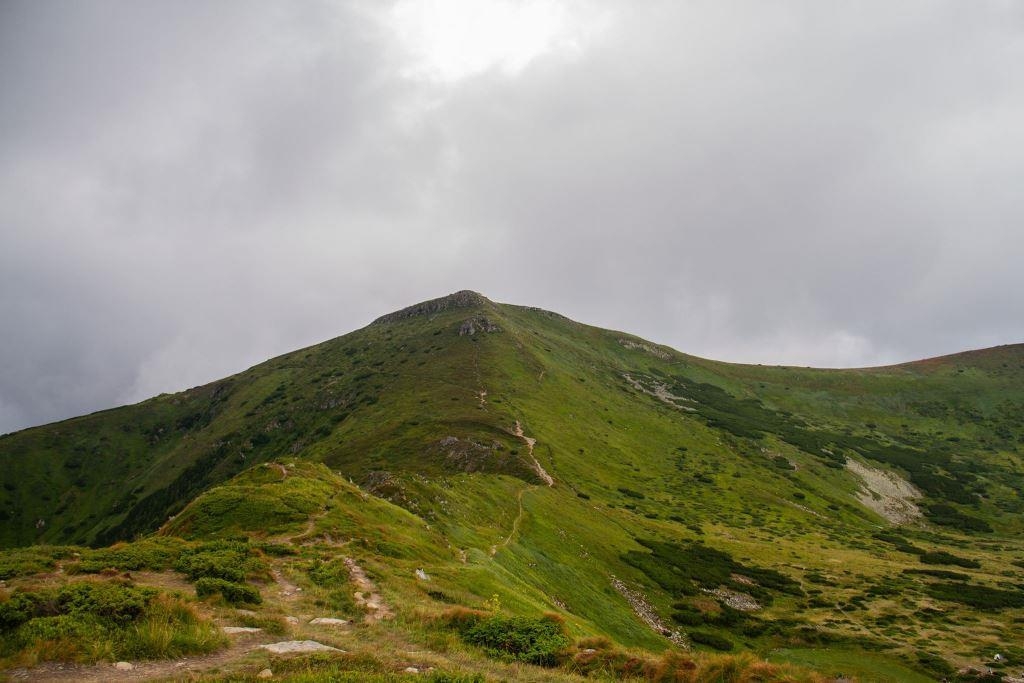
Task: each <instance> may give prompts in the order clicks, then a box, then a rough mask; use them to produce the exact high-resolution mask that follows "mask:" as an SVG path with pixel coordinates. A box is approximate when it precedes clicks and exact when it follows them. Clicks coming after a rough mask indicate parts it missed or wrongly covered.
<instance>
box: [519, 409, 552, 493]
mask: <svg viewBox="0 0 1024 683" xmlns="http://www.w3.org/2000/svg"><path fill="white" fill-rule="evenodd" d="M512 433H513V434H515V435H516V436H517V437H518V438H519V439H520V440H522V442H523V443H525V444H526V451H527V453H528V454H529V456H530V460H532V461H533V471H534V472H536V473H537V476H538V477H540V478H541V481H543V482H544V483H545V484H547V485H548V486H554V485H555V480H554V479H552V478H551V475H550V474H548V473H547V472H546V471H544V468H543V467H541V464H540V462H538V461H537V458H536V456H534V454H533V447H534V446H536V445H537V439H534V438H531V437H529V436H526V435H525V434H523V425H522V423H521V422H519V420H516V426H515V429H514V430H513V431H512Z"/></svg>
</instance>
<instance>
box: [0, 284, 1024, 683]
mask: <svg viewBox="0 0 1024 683" xmlns="http://www.w3.org/2000/svg"><path fill="white" fill-rule="evenodd" d="M1022 443H1024V346H1019V345H1018V346H1008V347H999V348H996V349H989V350H985V351H976V352H970V353H965V354H959V355H956V356H949V357H945V358H939V359H933V360H928V361H921V362H918V363H910V364H905V365H899V366H893V367H887V368H871V369H861V370H811V369H805V368H790V367H762V366H749V365H735V364H728V363H720V362H715V361H710V360H705V359H701V358H696V357H693V356H688V355H685V354H682V353H679V352H677V351H674V350H672V349H670V348H667V347H663V346H659V345H656V344H653V343H650V342H647V341H644V340H641V339H638V338H636V337H633V336H631V335H628V334H624V333H619V332H612V331H608V330H601V329H597V328H593V327H589V326H586V325H582V324H579V323H576V322H573V321H571V320H568V319H566V318H564V317H562V316H560V315H557V314H554V313H550V312H547V311H542V310H539V309H534V308H525V307H519V306H510V305H504V304H496V303H493V302H491V301H489V300H488V299H486V298H484V297H483V296H481V295H479V294H476V293H473V292H459V293H456V294H453V295H451V296H448V297H444V298H442V299H436V300H433V301H428V302H425V303H422V304H418V305H416V306H411V307H409V308H406V309H403V310H402V311H398V312H396V313H392V314H389V315H385V316H383V317H381V318H379V319H378V320H376V321H374V322H373V323H372V324H371V325H369V326H367V327H366V328H364V329H361V330H358V331H356V332H353V333H351V334H348V335H345V336H343V337H339V338H337V339H333V340H330V341H327V342H324V343H322V344H318V345H316V346H313V347H310V348H307V349H303V350H300V351H296V352H294V353H290V354H287V355H284V356H281V357H279V358H275V359H273V360H270V361H267V362H266V363H263V364H261V365H258V366H255V367H253V368H251V369H249V370H247V371H245V372H242V373H239V374H237V375H234V376H232V377H229V378H226V379H223V380H220V381H218V382H214V383H212V384H209V385H207V386H203V387H197V388H195V389H191V390H189V391H185V392H182V393H179V394H174V395H164V396H159V397H156V398H153V399H150V400H149V401H146V402H143V403H140V404H138V405H134V406H128V407H124V408H118V409H114V410H109V411H104V412H101V413H96V414H93V415H89V416H85V417H81V418H76V419H73V420H68V421H65V422H61V423H56V424H52V425H47V426H44V427H38V428H33V429H28V430H25V431H22V432H18V433H14V434H9V435H6V436H4V437H2V438H0V462H2V463H3V467H2V468H0V479H2V482H0V483H2V489H0V518H2V524H0V544H2V545H3V546H7V547H12V546H21V545H28V544H71V543H75V544H89V545H106V544H110V543H113V542H115V541H119V540H128V539H132V538H134V537H137V536H139V535H140V534H147V533H151V532H155V531H158V530H160V533H162V534H165V535H172V536H181V537H183V538H206V537H210V538H213V537H226V536H231V535H238V534H244V535H249V536H253V537H259V536H261V535H267V534H276V533H279V532H281V530H282V529H289V528H292V529H293V531H295V532H296V533H298V531H300V530H303V532H304V533H307V534H311V536H310V537H316V535H317V534H326V535H327V536H332V537H344V538H346V539H348V540H350V541H351V540H353V539H359V540H360V542H361V543H363V547H364V548H365V549H366V552H367V553H369V554H370V555H372V556H373V558H376V559H374V560H369V561H372V562H376V563H377V570H378V573H379V575H380V576H382V577H388V576H391V577H392V579H393V581H394V585H395V586H406V588H407V590H405V589H402V591H399V590H398V589H397V588H396V589H395V591H396V595H397V594H398V593H402V592H403V591H404V593H410V592H411V593H415V592H416V590H417V589H416V583H415V581H412V582H410V581H409V579H408V576H409V575H410V574H411V568H418V567H421V566H422V567H426V571H427V572H429V573H430V574H431V575H432V576H434V577H435V578H434V581H435V585H437V586H439V588H438V589H437V590H442V588H443V591H445V594H446V595H448V596H457V597H458V598H459V601H460V602H463V603H464V604H472V603H474V601H480V600H484V599H487V598H490V597H491V596H492V595H499V596H501V597H502V599H503V601H504V602H505V603H506V604H509V603H512V604H515V605H517V606H518V608H517V609H518V610H519V611H523V612H526V611H529V610H535V611H542V610H553V611H556V612H558V613H560V614H562V615H563V616H564V617H565V618H566V619H567V620H568V624H569V627H570V629H571V630H573V631H574V632H578V633H583V634H586V633H600V634H608V635H610V636H612V637H613V638H615V639H616V640H618V641H619V642H621V643H624V644H627V645H635V646H644V647H649V648H655V649H659V648H663V647H666V646H668V645H669V643H670V642H672V641H675V642H677V643H684V644H692V643H693V642H697V643H699V642H701V641H700V640H699V639H700V638H705V639H708V635H707V634H709V633H710V634H711V635H712V636H714V637H717V638H718V639H719V640H721V639H724V640H725V641H726V643H728V644H729V645H730V646H735V647H739V648H742V647H749V648H753V649H757V648H759V647H765V646H766V644H768V643H772V644H774V645H778V644H779V643H780V642H782V643H783V644H784V645H786V647H788V648H790V650H792V651H793V652H797V650H798V649H799V648H800V647H806V646H808V645H809V644H813V643H814V642H816V641H817V642H821V641H822V640H827V639H829V638H831V639H833V641H834V642H836V643H842V644H844V647H862V646H865V644H867V646H868V647H871V648H875V649H877V650H885V651H889V652H890V654H889V655H886V656H892V657H896V658H903V659H908V658H909V659H910V660H912V661H914V662H917V661H918V659H921V662H923V663H920V664H919V665H920V666H924V667H925V668H926V669H927V667H928V666H929V661H930V660H928V659H927V658H926V657H925V655H927V656H928V657H938V658H939V659H940V660H946V661H953V662H957V663H960V662H966V661H968V660H972V658H974V659H976V658H979V657H982V656H983V655H984V653H986V652H987V651H988V650H989V649H991V648H993V647H1001V648H1002V649H1003V650H1012V649H1013V648H1014V647H1017V649H1018V650H1020V647H1019V643H1020V642H1021V637H1020V636H1021V626H1020V624H1021V618H1022V616H1024V611H1022V608H1024V585H1022V579H1024V546H1022V544H1021V541H1020V538H1021V532H1022V531H1024V514H1022V513H1024V502H1022V500H1021V498H1020V491H1021V490H1022V488H1024V458H1022V456H1021V447H1022ZM302 462H311V463H322V464H323V465H325V466H326V468H327V469H325V470H323V471H321V470H316V472H315V473H313V470H309V469H303V467H305V466H304V465H302V466H300V467H299V469H298V470H293V472H294V473H293V474H292V476H291V477H289V476H288V475H287V473H288V471H290V470H289V468H291V467H294V466H295V465H293V463H299V464H300V465H301V463H302ZM261 463H273V466H274V467H276V468H281V469H282V472H283V473H284V474H285V476H284V477H283V478H282V479H281V481H282V482H287V481H288V480H289V479H290V480H291V484H288V486H294V487H297V488H295V490H294V491H293V492H290V493H288V495H283V494H281V491H279V490H278V488H275V487H281V486H285V484H284V483H279V482H278V480H277V478H275V477H269V478H268V479H266V480H264V479H260V478H259V477H257V480H256V481H254V480H253V476H255V475H253V472H261V471H263V469H260V468H257V469H256V470H252V469H251V468H253V467H254V466H256V465H260V464H261ZM303 473H305V474H303ZM332 473H333V474H332ZM332 477H334V478H337V481H335V480H334V479H332ZM301 482H305V483H301ZM339 482H345V483H344V492H343V493H342V492H341V491H342V489H341V488H339V487H341V483H339ZM353 485H354V486H353ZM268 487H269V488H268ZM275 491H276V492H275ZM289 491H291V489H289ZM204 492H206V493H204ZM360 495H362V496H367V498H366V500H369V501H373V503H372V506H371V508H367V509H361V507H360V505H359V504H357V503H356V502H354V501H357V500H359V496H360ZM288 501H290V502H288ZM346 501H347V502H346ZM260 506H263V507H260ZM370 509H372V510H373V511H375V512H372V514H371V513H368V512H367V510H370ZM331 520H333V521H331ZM289 525H291V526H289ZM396 539H397V540H396ZM950 564H952V565H954V567H955V571H952V570H950V569H949V567H948V566H947V565H950ZM414 565H415V567H414ZM403 577H405V578H403ZM420 593H422V591H420ZM417 595H419V594H418V593H417ZM417 599H419V598H417ZM965 624H966V625H967V626H965ZM695 634H697V635H695ZM700 634H704V635H700ZM823 634H825V635H823ZM780 638H781V639H782V641H780V640H779V639H780ZM925 641H927V645H925V644H924V643H925ZM1013 643H1017V644H1018V645H1016V646H1015V645H1013ZM718 644H719V645H721V642H719V643H718ZM794 648H795V649H794ZM788 651H789V650H787V652H788ZM1020 655H1021V656H1022V657H1024V652H1021V653H1020ZM793 656H794V658H798V657H797V655H796V654H794V655H793ZM879 656H882V655H879ZM812 663H813V661H812ZM931 665H933V666H938V665H935V663H934V662H931ZM933 673H934V669H933Z"/></svg>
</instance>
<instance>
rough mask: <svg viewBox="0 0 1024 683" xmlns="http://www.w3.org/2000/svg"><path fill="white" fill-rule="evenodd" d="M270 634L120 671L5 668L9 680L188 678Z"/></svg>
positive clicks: (91, 682) (217, 665) (233, 657)
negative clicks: (217, 650) (200, 653)
mask: <svg viewBox="0 0 1024 683" xmlns="http://www.w3.org/2000/svg"><path fill="white" fill-rule="evenodd" d="M272 639H273V638H272V637H270V638H269V639H268V636H266V635H265V634H253V635H247V636H243V637H235V638H232V643H231V645H230V646H229V647H228V648H227V649H225V650H221V651H220V652H215V653H213V654H209V655H203V656H201V657H186V658H184V659H170V660H160V661H153V662H133V663H132V667H133V668H132V669H131V671H119V670H118V669H115V668H114V665H113V664H111V663H109V662H104V663H102V664H92V665H88V666H80V665H75V664H60V663H56V662H50V663H47V664H40V665H39V666H36V667H33V668H31V669H12V670H10V671H7V672H6V674H7V676H8V677H9V679H8V680H12V681H19V680H30V681H86V682H88V683H97V682H102V681H142V680H153V679H168V678H173V679H176V680H191V679H194V678H195V676H196V674H200V673H202V672H206V671H211V670H214V669H224V667H225V666H227V665H228V664H230V663H232V662H234V661H236V660H238V659H240V658H242V657H243V656H245V655H246V654H248V653H249V652H252V651H253V650H255V649H257V648H258V647H259V646H260V645H261V644H262V643H264V642H271V640H272Z"/></svg>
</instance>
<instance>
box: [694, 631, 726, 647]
mask: <svg viewBox="0 0 1024 683" xmlns="http://www.w3.org/2000/svg"><path fill="white" fill-rule="evenodd" d="M687 635H689V636H690V640H692V641H693V642H695V643H700V644H701V645H707V646H708V647H710V648H714V649H716V650H720V651H722V652H728V651H729V650H731V649H732V641H731V640H729V639H728V638H723V637H722V636H720V635H717V634H715V633H710V632H708V631H690V632H689V633H688V634H687Z"/></svg>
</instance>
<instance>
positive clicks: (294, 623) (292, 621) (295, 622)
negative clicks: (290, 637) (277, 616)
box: [284, 617, 299, 626]
mask: <svg viewBox="0 0 1024 683" xmlns="http://www.w3.org/2000/svg"><path fill="white" fill-rule="evenodd" d="M284 620H285V621H287V622H288V623H289V624H291V625H292V626H297V625H298V623H299V618H298V617H285V618H284Z"/></svg>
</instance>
